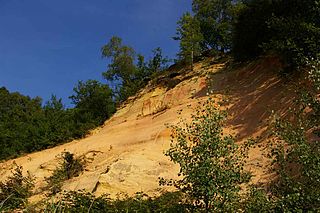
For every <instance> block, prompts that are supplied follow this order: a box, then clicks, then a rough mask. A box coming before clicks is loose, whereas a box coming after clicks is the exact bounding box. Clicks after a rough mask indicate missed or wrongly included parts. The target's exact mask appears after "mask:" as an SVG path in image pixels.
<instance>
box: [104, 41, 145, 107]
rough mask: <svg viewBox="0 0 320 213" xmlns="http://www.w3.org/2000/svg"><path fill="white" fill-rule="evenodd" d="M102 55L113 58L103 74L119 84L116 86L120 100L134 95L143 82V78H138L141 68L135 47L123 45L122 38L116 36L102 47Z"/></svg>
mask: <svg viewBox="0 0 320 213" xmlns="http://www.w3.org/2000/svg"><path fill="white" fill-rule="evenodd" d="M102 56H103V57H106V58H110V59H111V63H110V64H109V65H108V70H107V71H106V72H103V73H102V75H103V77H104V78H105V79H107V80H109V81H113V82H116V84H118V86H117V87H116V90H117V91H116V94H117V96H118V97H117V98H118V100H119V101H124V100H126V99H127V98H128V97H129V96H131V95H134V94H135V93H136V92H137V90H138V88H139V86H140V83H141V82H140V80H141V79H136V76H137V73H138V72H139V70H138V69H137V67H136V65H135V60H136V57H137V54H136V52H135V51H134V49H133V48H131V47H129V46H126V45H123V44H122V39H121V38H119V37H116V36H114V37H112V38H111V39H110V41H109V42H108V44H106V45H104V46H103V47H102Z"/></svg>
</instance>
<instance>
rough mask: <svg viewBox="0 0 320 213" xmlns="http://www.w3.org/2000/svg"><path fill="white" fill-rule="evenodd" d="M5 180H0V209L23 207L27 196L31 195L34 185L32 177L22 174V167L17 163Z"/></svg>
mask: <svg viewBox="0 0 320 213" xmlns="http://www.w3.org/2000/svg"><path fill="white" fill-rule="evenodd" d="M14 166H15V168H14V170H13V171H12V176H10V177H9V178H8V179H7V181H5V182H0V211H1V212H2V211H9V210H13V209H17V208H23V207H24V206H25V205H26V203H27V198H28V197H30V195H32V189H33V187H34V183H33V178H32V177H31V176H30V175H28V176H27V177H24V176H23V175H22V167H21V166H18V165H17V164H15V165H14Z"/></svg>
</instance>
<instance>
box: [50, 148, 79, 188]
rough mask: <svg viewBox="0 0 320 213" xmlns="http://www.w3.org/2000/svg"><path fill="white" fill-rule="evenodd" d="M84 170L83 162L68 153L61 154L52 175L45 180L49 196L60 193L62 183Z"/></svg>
mask: <svg viewBox="0 0 320 213" xmlns="http://www.w3.org/2000/svg"><path fill="white" fill-rule="evenodd" d="M83 169H84V162H83V160H82V159H80V158H75V157H74V154H72V153H70V152H63V153H62V154H61V161H60V165H59V166H58V167H57V168H56V169H55V170H54V171H53V173H52V175H51V176H50V177H48V178H46V181H47V183H48V188H49V189H50V191H51V194H56V193H58V192H60V191H61V187H62V184H63V181H65V180H69V179H71V178H73V177H77V176H79V175H80V173H81V172H82V171H83Z"/></svg>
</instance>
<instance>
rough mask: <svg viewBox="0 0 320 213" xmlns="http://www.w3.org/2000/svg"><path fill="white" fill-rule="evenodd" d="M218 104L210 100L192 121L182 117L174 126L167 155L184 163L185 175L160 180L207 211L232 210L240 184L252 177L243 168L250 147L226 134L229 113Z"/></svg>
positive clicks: (181, 169) (198, 109)
mask: <svg viewBox="0 0 320 213" xmlns="http://www.w3.org/2000/svg"><path fill="white" fill-rule="evenodd" d="M214 104H215V103H214V102H213V101H212V100H210V99H209V100H208V101H207V102H205V103H204V104H203V109H200V108H197V110H196V114H195V115H192V121H191V122H190V123H186V122H184V121H183V120H182V121H180V122H179V123H178V124H177V125H172V126H171V128H172V130H173V132H172V137H171V146H170V149H169V150H168V151H166V153H165V154H166V155H167V156H169V157H170V159H171V161H173V162H174V163H177V164H179V165H180V172H179V174H178V175H179V176H180V177H182V178H181V179H180V180H163V179H162V180H161V181H160V183H161V184H166V185H173V186H175V187H176V188H177V189H178V190H180V191H181V192H183V193H185V194H186V195H187V196H188V198H187V199H188V201H189V202H190V204H191V205H196V206H198V207H201V208H202V207H204V208H205V209H206V211H207V212H209V211H213V212H217V211H222V212H225V211H231V212H232V208H236V205H235V201H237V199H238V198H239V194H238V192H239V190H240V184H241V183H243V182H245V181H248V180H249V175H248V173H246V172H244V170H243V165H244V158H245V157H246V156H247V148H248V146H243V147H240V146H238V145H237V144H236V143H235V140H234V138H233V137H232V136H230V135H227V136H225V135H224V134H223V133H222V127H223V123H224V120H225V118H226V115H225V112H223V111H222V112H220V111H218V109H216V108H215V106H214ZM233 211H235V209H233Z"/></svg>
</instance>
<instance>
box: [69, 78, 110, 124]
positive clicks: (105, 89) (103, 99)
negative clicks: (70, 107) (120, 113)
mask: <svg viewBox="0 0 320 213" xmlns="http://www.w3.org/2000/svg"><path fill="white" fill-rule="evenodd" d="M73 91H74V95H72V96H70V99H71V100H72V103H73V104H74V105H75V110H76V114H77V118H78V119H80V120H82V122H89V123H91V122H92V123H96V124H102V123H103V122H104V121H105V120H106V119H108V118H109V117H111V115H112V114H113V113H114V112H115V103H114V101H113V94H112V90H111V89H110V88H109V86H107V85H103V84H101V83H100V82H98V81H96V80H88V81H86V82H83V81H79V82H78V84H77V85H76V87H74V88H73ZM87 119H88V120H87Z"/></svg>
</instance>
